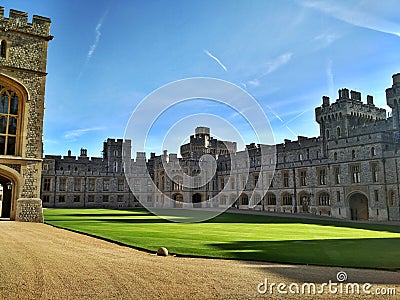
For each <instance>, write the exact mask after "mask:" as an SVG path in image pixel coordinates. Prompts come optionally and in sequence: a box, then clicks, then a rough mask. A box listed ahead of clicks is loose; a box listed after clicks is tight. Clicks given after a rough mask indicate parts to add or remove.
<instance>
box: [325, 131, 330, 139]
mask: <svg viewBox="0 0 400 300" xmlns="http://www.w3.org/2000/svg"><path fill="white" fill-rule="evenodd" d="M326 138H327V139H329V138H330V132H329V130H328V129H327V130H326Z"/></svg>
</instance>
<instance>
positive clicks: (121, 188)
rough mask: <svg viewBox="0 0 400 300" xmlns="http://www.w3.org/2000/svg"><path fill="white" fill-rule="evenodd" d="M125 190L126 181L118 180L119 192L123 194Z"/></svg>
mask: <svg viewBox="0 0 400 300" xmlns="http://www.w3.org/2000/svg"><path fill="white" fill-rule="evenodd" d="M124 188H125V181H124V179H118V191H119V192H123V191H124Z"/></svg>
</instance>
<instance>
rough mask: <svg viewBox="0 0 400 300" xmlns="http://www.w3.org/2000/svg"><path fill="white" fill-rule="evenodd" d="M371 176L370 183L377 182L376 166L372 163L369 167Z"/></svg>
mask: <svg viewBox="0 0 400 300" xmlns="http://www.w3.org/2000/svg"><path fill="white" fill-rule="evenodd" d="M371 173H372V174H371V175H372V182H378V164H377V163H373V164H372V165H371Z"/></svg>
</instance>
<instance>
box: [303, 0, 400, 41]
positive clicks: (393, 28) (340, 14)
mask: <svg viewBox="0 0 400 300" xmlns="http://www.w3.org/2000/svg"><path fill="white" fill-rule="evenodd" d="M364 2H365V1H363V2H359V3H362V4H364ZM343 4H344V5H343ZM302 5H303V6H305V7H308V8H313V9H316V10H319V11H321V12H323V13H326V14H328V15H330V16H331V17H333V18H335V19H338V20H341V21H344V22H346V23H348V24H351V25H354V26H358V27H362V28H367V29H371V30H375V31H379V32H383V33H388V34H393V35H395V36H398V37H400V25H399V24H396V23H393V22H390V21H387V20H385V19H382V18H379V17H378V16H377V15H376V14H375V11H373V10H372V9H371V11H370V12H368V11H366V9H363V8H362V7H361V6H356V7H354V6H355V5H354V3H352V4H350V5H351V6H350V5H349V3H347V2H338V1H335V2H327V1H303V2H302Z"/></svg>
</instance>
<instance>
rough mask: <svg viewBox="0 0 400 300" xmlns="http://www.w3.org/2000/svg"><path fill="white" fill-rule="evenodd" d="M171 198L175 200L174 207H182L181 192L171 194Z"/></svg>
mask: <svg viewBox="0 0 400 300" xmlns="http://www.w3.org/2000/svg"><path fill="white" fill-rule="evenodd" d="M172 199H173V200H175V202H174V207H183V195H182V194H181V193H176V194H174V195H172Z"/></svg>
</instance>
